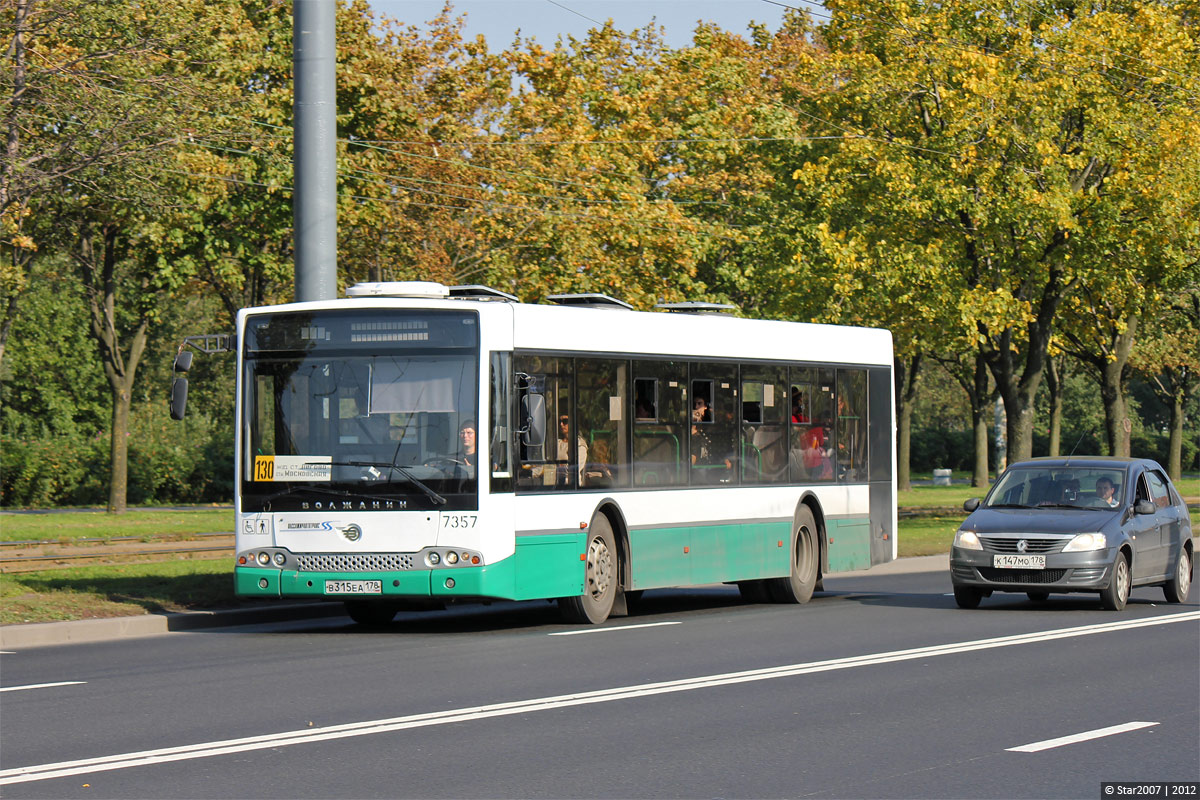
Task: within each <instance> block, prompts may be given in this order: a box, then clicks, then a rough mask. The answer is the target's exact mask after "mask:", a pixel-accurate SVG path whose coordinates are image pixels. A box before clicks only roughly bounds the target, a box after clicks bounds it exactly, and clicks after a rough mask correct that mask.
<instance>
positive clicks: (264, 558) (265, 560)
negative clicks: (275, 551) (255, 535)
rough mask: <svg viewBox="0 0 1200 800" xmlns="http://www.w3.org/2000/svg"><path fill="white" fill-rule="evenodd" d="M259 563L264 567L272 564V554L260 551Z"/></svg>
mask: <svg viewBox="0 0 1200 800" xmlns="http://www.w3.org/2000/svg"><path fill="white" fill-rule="evenodd" d="M258 563H259V564H262V565H263V566H264V567H265V566H267V565H268V564H270V563H271V554H270V553H259V554H258Z"/></svg>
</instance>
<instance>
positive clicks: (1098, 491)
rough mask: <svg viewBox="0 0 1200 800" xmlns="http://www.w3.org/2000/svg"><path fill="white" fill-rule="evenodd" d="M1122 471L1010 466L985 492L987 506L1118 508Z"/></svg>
mask: <svg viewBox="0 0 1200 800" xmlns="http://www.w3.org/2000/svg"><path fill="white" fill-rule="evenodd" d="M1125 477H1126V476H1125V471H1124V470H1122V469H1113V468H1111V467H1107V468H1106V467H1063V466H1057V467H1052V466H1028V467H1013V468H1012V469H1010V470H1009V471H1008V472H1006V473H1004V475H1003V476H1001V478H1000V480H999V482H997V483H996V486H995V487H994V488H993V489H992V491H991V492H990V493H989V494H988V497H987V502H986V503H985V505H986V506H987V507H989V508H1100V509H1106V508H1119V507H1120V506H1121V505H1123V504H1124V498H1125Z"/></svg>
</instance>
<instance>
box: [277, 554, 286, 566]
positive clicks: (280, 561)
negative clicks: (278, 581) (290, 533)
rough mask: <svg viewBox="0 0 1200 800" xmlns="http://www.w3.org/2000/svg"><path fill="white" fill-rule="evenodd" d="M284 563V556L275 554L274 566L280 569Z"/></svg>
mask: <svg viewBox="0 0 1200 800" xmlns="http://www.w3.org/2000/svg"><path fill="white" fill-rule="evenodd" d="M285 561H287V557H286V556H284V554H283V553H276V554H275V566H277V567H282V566H283V562H285Z"/></svg>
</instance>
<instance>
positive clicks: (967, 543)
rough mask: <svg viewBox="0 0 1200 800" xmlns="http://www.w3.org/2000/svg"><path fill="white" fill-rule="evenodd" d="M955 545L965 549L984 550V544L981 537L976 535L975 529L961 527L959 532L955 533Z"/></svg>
mask: <svg viewBox="0 0 1200 800" xmlns="http://www.w3.org/2000/svg"><path fill="white" fill-rule="evenodd" d="M954 546H955V547H961V548H962V549H963V550H982V549H983V544H982V543H980V541H979V537H978V536H976V535H975V531H964V530H962V529H959V531H958V533H956V534H954Z"/></svg>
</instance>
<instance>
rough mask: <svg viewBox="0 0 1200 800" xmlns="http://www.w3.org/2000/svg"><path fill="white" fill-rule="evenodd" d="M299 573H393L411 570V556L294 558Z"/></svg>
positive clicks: (377, 554)
mask: <svg viewBox="0 0 1200 800" xmlns="http://www.w3.org/2000/svg"><path fill="white" fill-rule="evenodd" d="M296 561H297V567H296V569H297V570H299V571H300V572H395V571H397V570H406V569H412V568H413V557H412V555H411V554H408V555H403V554H396V553H362V554H361V555H359V554H346V553H335V554H316V555H302V556H297V557H296Z"/></svg>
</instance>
